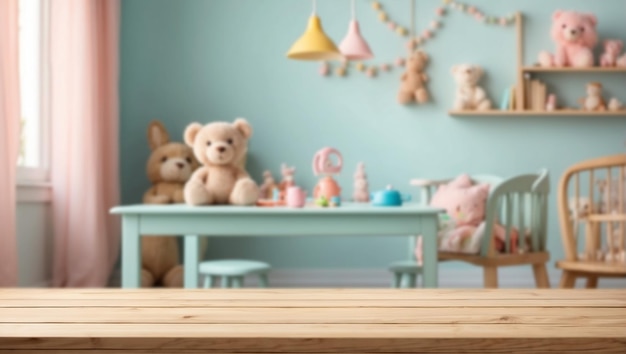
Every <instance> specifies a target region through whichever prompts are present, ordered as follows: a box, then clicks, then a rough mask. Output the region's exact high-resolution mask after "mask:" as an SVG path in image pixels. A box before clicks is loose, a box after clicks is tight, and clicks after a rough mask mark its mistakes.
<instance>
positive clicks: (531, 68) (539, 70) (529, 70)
mask: <svg viewBox="0 0 626 354" xmlns="http://www.w3.org/2000/svg"><path fill="white" fill-rule="evenodd" d="M522 71H523V72H527V73H626V68H605V67H599V66H594V67H590V68H542V67H539V66H525V67H523V68H522Z"/></svg>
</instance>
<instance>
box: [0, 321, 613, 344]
mask: <svg viewBox="0 0 626 354" xmlns="http://www.w3.org/2000/svg"><path fill="white" fill-rule="evenodd" d="M173 327H174V326H173V325H172V324H146V323H138V324H126V323H123V324H119V323H115V324H111V323H101V324H97V325H86V324H81V323H55V324H50V323H32V324H18V323H0V333H2V336H4V337H33V336H36V337H39V338H46V337H59V336H66V337H67V336H71V337H102V338H161V337H165V338H168V337H169V338H172V337H176V338H195V337H200V338H370V337H375V338H432V337H437V338H440V339H447V338H577V337H581V338H589V337H595V338H626V331H624V326H603V327H598V326H595V325H587V324H585V321H584V320H582V321H580V322H579V323H577V324H563V325H558V326H557V325H553V324H549V325H540V324H506V325H505V324H502V323H493V324H481V325H479V326H477V325H476V324H474V323H472V324H456V323H446V324H429V325H424V324H393V323H391V324H326V323H320V324H318V323H295V324H294V323H289V324H263V325H262V326H260V325H258V324H232V323H227V324H176V325H175V330H174V329H173Z"/></svg>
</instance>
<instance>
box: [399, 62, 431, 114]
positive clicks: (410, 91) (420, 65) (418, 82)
mask: <svg viewBox="0 0 626 354" xmlns="http://www.w3.org/2000/svg"><path fill="white" fill-rule="evenodd" d="M427 62H428V55H427V54H426V53H425V52H424V51H421V50H419V51H417V52H414V53H413V54H412V55H411V56H410V57H409V58H408V59H407V61H406V64H405V66H406V70H405V72H404V73H403V74H402V79H401V80H402V81H401V83H400V90H399V91H398V102H399V103H400V104H408V103H411V102H414V101H415V102H417V103H426V102H428V100H429V99H430V95H429V94H428V91H427V90H426V87H425V83H426V82H428V75H426V74H425V73H424V68H425V67H426V63H427Z"/></svg>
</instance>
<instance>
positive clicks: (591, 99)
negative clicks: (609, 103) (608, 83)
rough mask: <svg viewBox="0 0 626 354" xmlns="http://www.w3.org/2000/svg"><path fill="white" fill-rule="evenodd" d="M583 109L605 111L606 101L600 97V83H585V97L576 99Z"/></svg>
mask: <svg viewBox="0 0 626 354" xmlns="http://www.w3.org/2000/svg"><path fill="white" fill-rule="evenodd" d="M578 102H579V103H580V105H581V106H582V109H583V110H585V111H606V102H604V99H603V98H602V84H601V83H599V82H590V83H588V84H587V97H583V98H581V99H579V100H578Z"/></svg>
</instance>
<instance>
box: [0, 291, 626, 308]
mask: <svg viewBox="0 0 626 354" xmlns="http://www.w3.org/2000/svg"><path fill="white" fill-rule="evenodd" d="M298 290H300V291H298ZM625 291H626V290H623V289H600V290H596V291H571V290H567V289H315V288H311V289H251V288H244V289H210V290H209V289H184V290H183V289H2V290H0V300H8V299H15V300H31V299H32V300H36V299H42V300H57V299H59V300H63V299H66V300H87V299H91V300H97V299H102V300H132V299H138V300H141V299H145V300H160V299H162V300H192V299H195V300H252V301H259V300H351V301H360V300H437V301H448V300H455V299H457V300H470V299H491V300H493V299H502V300H508V299H520V300H522V299H526V300H528V299H542V300H554V301H558V300H561V299H570V300H571V299H586V300H596V299H615V298H621V297H623V296H626V293H625ZM0 306H2V302H0Z"/></svg>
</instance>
